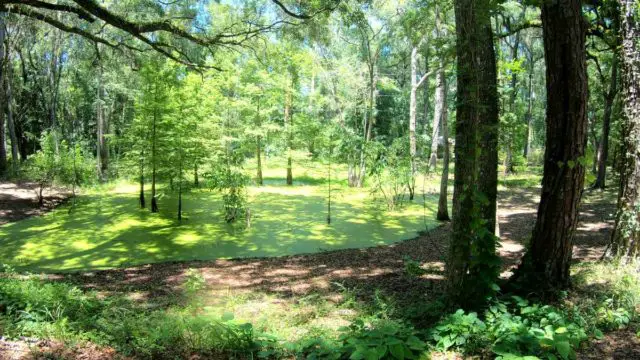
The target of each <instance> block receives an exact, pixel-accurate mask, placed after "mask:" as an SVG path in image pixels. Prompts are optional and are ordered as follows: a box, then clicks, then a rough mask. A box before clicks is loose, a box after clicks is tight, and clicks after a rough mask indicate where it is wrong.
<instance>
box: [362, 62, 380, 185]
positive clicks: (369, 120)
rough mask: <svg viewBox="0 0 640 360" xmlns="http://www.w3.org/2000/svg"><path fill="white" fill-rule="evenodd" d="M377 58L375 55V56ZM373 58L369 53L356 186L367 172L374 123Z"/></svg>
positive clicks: (375, 73) (376, 72)
mask: <svg viewBox="0 0 640 360" xmlns="http://www.w3.org/2000/svg"><path fill="white" fill-rule="evenodd" d="M375 58H376V59H377V56H376V57H375ZM374 61H375V60H374V59H373V58H372V57H371V54H370V55H369V64H368V66H369V102H368V105H367V112H366V122H365V128H364V131H365V138H364V144H363V146H362V149H361V152H360V173H359V175H358V187H362V186H364V178H365V176H366V173H367V154H366V146H367V144H368V143H369V141H371V137H372V136H373V126H374V125H375V124H376V113H375V108H376V98H377V94H378V93H377V89H376V86H377V83H378V70H377V67H376V64H375V63H374Z"/></svg>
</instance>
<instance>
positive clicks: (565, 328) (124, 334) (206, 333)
mask: <svg viewBox="0 0 640 360" xmlns="http://www.w3.org/2000/svg"><path fill="white" fill-rule="evenodd" d="M411 267H415V266H411ZM573 278H574V290H573V291H572V292H570V293H561V294H560V296H559V299H560V300H559V301H557V302H555V303H552V304H548V303H542V302H540V301H538V300H536V299H525V298H522V297H518V296H513V295H503V296H501V297H498V298H495V299H493V300H492V301H490V302H489V305H488V306H487V307H486V308H485V309H484V310H483V311H481V312H477V313H476V312H466V311H463V310H457V311H456V312H454V313H450V314H447V315H444V316H441V315H440V314H442V312H443V311H444V310H445V309H446V306H445V305H446V304H445V303H443V302H442V301H436V302H432V303H428V304H425V305H424V306H422V307H418V306H417V304H416V306H415V307H413V306H409V307H405V306H400V305H398V304H399V303H398V302H395V301H393V299H391V298H388V297H385V296H383V295H382V294H381V293H380V292H376V294H375V296H374V299H373V301H371V302H370V303H369V305H365V304H362V303H360V302H358V301H356V300H355V299H351V300H349V301H345V304H349V306H357V307H358V308H359V309H360V311H359V312H357V313H355V314H354V316H353V317H351V318H350V319H349V322H348V325H347V326H342V327H340V328H339V329H338V330H335V329H334V330H328V329H326V328H321V327H314V325H312V324H311V322H309V321H306V320H304V319H303V321H301V322H300V323H298V322H296V323H295V324H292V325H291V326H292V328H294V327H295V328H298V329H302V328H301V326H305V328H304V331H303V334H304V335H303V336H301V337H297V338H295V339H289V340H287V339H284V338H283V337H281V336H276V335H273V334H268V333H264V332H265V331H267V330H266V329H263V330H262V331H258V330H257V328H254V326H253V325H252V324H250V323H246V322H241V321H237V320H235V319H234V315H233V314H232V313H229V312H224V313H217V314H211V313H209V312H206V311H203V310H202V309H203V308H204V304H202V303H200V302H198V299H199V298H200V295H202V294H201V291H202V290H204V288H205V279H204V278H203V277H202V275H201V273H200V272H199V271H197V270H190V271H188V272H187V274H186V279H185V284H184V290H185V296H186V299H185V302H182V303H181V305H175V306H173V307H170V308H168V309H167V308H164V309H160V308H158V309H155V310H154V309H148V308H143V307H142V306H140V305H138V304H135V303H133V302H131V301H129V300H127V299H125V298H123V297H114V296H112V297H107V298H98V297H97V296H96V295H95V294H94V293H92V292H85V291H82V290H80V289H79V288H77V287H75V286H74V285H72V284H68V283H63V282H50V281H45V280H42V279H41V278H39V277H37V276H29V275H27V276H20V275H17V274H15V273H12V272H11V271H10V270H9V272H8V273H5V274H2V276H0V335H1V336H5V337H8V338H12V337H13V338H15V337H19V336H28V337H35V338H42V339H55V340H59V341H63V342H65V343H72V344H73V343H76V342H82V341H90V342H92V343H95V344H98V345H105V346H110V347H113V348H114V349H116V350H117V351H118V352H120V353H121V354H123V355H127V356H132V357H134V358H139V359H169V358H171V359H173V358H186V357H189V356H192V355H195V354H197V355H200V356H204V357H216V356H218V357H227V358H267V359H275V358H304V359H335V360H338V359H416V358H425V357H426V356H428V354H429V353H430V352H434V351H435V352H445V351H446V352H451V351H454V352H459V353H463V354H467V355H471V356H474V355H480V356H483V357H492V358H497V359H502V360H510V359H527V360H534V359H563V360H569V359H575V358H576V350H577V349H578V348H579V347H580V346H581V344H582V343H583V342H585V341H586V340H588V339H589V338H600V337H602V336H604V332H607V331H612V330H616V329H619V328H623V327H626V326H629V325H630V324H633V323H634V322H635V321H636V320H637V313H638V309H637V307H638V304H639V303H640V280H639V279H638V276H637V273H636V272H635V269H632V268H626V267H620V266H615V265H612V264H588V265H579V266H576V267H574V277H573ZM345 293H348V291H346V290H345ZM300 302H301V304H300V306H305V307H308V306H316V305H317V304H323V303H324V302H323V301H319V300H317V299H315V300H314V298H312V297H310V298H308V299H307V298H305V299H303V300H301V301H300ZM318 306H319V305H318ZM325 306H326V304H325ZM345 306H346V305H345ZM418 308H420V309H421V311H416V309H418ZM321 310H322V309H320V308H318V310H317V311H316V312H314V314H315V315H313V316H326V315H327V314H328V313H329V312H330V309H325V311H321ZM418 317H423V318H429V319H430V320H429V321H428V322H426V321H425V322H421V321H419V320H420V319H418ZM294 318H295V317H291V319H294ZM294 320H295V319H294ZM432 321H435V325H434V326H425V324H428V323H432ZM307 324H308V325H307ZM416 324H418V325H419V327H417V326H416Z"/></svg>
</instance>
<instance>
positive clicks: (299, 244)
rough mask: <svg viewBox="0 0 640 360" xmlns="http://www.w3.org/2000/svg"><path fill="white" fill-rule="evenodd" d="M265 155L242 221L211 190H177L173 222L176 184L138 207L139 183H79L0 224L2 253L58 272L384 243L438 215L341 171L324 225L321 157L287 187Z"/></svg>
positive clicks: (431, 201)
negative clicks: (69, 193) (76, 193)
mask: <svg viewBox="0 0 640 360" xmlns="http://www.w3.org/2000/svg"><path fill="white" fill-rule="evenodd" d="M269 165H271V166H272V167H270V168H267V169H265V178H266V179H267V181H266V185H265V186H261V187H258V186H251V187H249V189H248V190H249V202H250V204H249V207H250V209H251V222H250V226H248V224H247V222H245V221H244V220H242V221H239V222H237V223H234V224H227V223H225V222H224V220H223V215H222V212H221V208H222V203H221V199H220V196H219V194H217V193H216V192H211V191H208V190H202V189H196V190H193V191H191V192H189V193H187V194H185V196H184V197H183V211H184V212H183V216H184V219H183V221H182V222H181V223H180V222H178V221H177V220H176V212H177V194H176V193H174V192H171V191H169V190H168V189H167V187H165V188H162V189H161V190H160V195H159V206H160V212H159V213H158V214H152V213H150V212H149V210H147V209H139V208H138V203H137V185H135V184H131V183H118V184H115V185H112V186H102V187H100V188H97V189H93V190H90V189H89V190H88V191H85V193H84V194H83V195H81V196H80V197H79V198H78V202H77V205H76V208H75V209H74V210H73V211H72V212H71V213H69V212H68V208H65V207H63V208H59V209H57V210H54V211H52V212H50V213H48V214H46V215H44V216H41V217H33V218H29V219H25V220H22V221H19V222H15V223H9V224H6V225H4V226H2V227H0V238H2V239H3V246H2V247H1V248H0V259H3V261H4V262H5V263H7V264H9V265H11V266H14V267H16V269H19V270H28V271H36V272H40V271H41V272H58V271H74V270H95V269H106V268H113V267H123V266H133V265H138V264H145V263H155V262H166V261H184V260H210V259H218V258H247V257H268V256H281V255H293V254H302V253H314V252H320V251H325V250H335V249H344V248H361V247H370V246H376V245H382V244H389V243H393V242H397V241H400V240H404V239H409V238H413V237H415V236H416V235H417V233H418V231H420V230H424V229H425V227H432V226H434V225H435V224H436V223H435V221H434V220H432V219H433V218H434V212H435V210H436V209H435V207H436V206H437V205H436V204H437V197H436V195H435V194H430V195H429V194H428V195H427V196H426V197H425V198H424V199H426V206H424V207H423V197H422V196H421V195H418V197H417V199H416V201H415V202H413V203H407V204H406V205H405V206H403V207H402V208H400V209H398V210H395V211H387V210H386V208H385V206H384V204H382V203H381V202H380V201H377V200H376V199H375V197H374V196H372V195H371V194H370V192H369V190H368V189H366V188H365V189H353V188H348V187H347V186H346V185H345V184H344V181H339V182H338V183H337V184H336V183H334V184H333V185H332V186H333V190H332V215H331V218H332V222H331V225H328V224H327V223H326V216H327V215H326V210H327V185H326V184H325V183H324V182H323V181H321V179H323V175H322V172H323V171H324V170H323V168H322V165H321V164H305V167H298V168H296V169H294V171H295V172H294V176H295V177H296V183H294V186H290V187H289V186H286V185H284V179H283V176H282V175H284V173H285V170H284V168H275V167H273V165H274V164H269ZM296 170H297V171H296ZM247 171H250V168H249V169H248V170H247ZM340 171H342V170H340ZM278 175H280V176H281V177H279V178H278V177H277V176H278ZM343 175H345V174H340V176H339V178H340V179H344V178H345V177H346V176H343ZM334 176H335V175H334ZM148 188H149V186H147V189H148ZM147 196H148V197H150V194H148V193H147ZM148 199H149V198H148ZM147 202H150V201H149V200H148V201H147Z"/></svg>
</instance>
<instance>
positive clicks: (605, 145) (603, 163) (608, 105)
mask: <svg viewBox="0 0 640 360" xmlns="http://www.w3.org/2000/svg"><path fill="white" fill-rule="evenodd" d="M617 88H618V58H617V56H616V55H615V54H614V56H613V61H612V64H611V83H610V84H609V91H608V92H607V94H606V96H605V102H604V116H603V118H602V137H601V138H600V142H599V144H598V176H597V177H596V182H595V183H594V184H593V187H594V188H596V189H603V190H604V188H605V179H606V176H607V159H608V158H609V132H610V130H611V112H612V109H613V101H614V100H615V98H616V92H617Z"/></svg>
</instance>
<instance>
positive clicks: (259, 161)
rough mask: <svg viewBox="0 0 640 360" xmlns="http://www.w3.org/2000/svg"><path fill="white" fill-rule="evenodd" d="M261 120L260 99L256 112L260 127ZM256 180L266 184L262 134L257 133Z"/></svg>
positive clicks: (260, 183)
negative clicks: (263, 174)
mask: <svg viewBox="0 0 640 360" xmlns="http://www.w3.org/2000/svg"><path fill="white" fill-rule="evenodd" d="M261 125H262V124H261V121H260V101H259V100H258V109H257V112H256V126H257V127H260V126H261ZM256 167H257V169H256V182H257V183H258V185H261V186H262V185H263V184H264V180H263V178H262V136H261V135H257V136H256Z"/></svg>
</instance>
